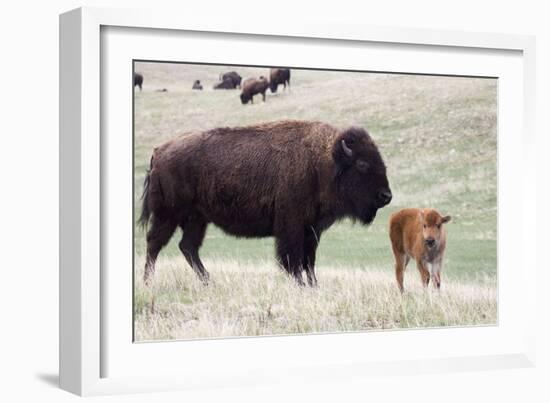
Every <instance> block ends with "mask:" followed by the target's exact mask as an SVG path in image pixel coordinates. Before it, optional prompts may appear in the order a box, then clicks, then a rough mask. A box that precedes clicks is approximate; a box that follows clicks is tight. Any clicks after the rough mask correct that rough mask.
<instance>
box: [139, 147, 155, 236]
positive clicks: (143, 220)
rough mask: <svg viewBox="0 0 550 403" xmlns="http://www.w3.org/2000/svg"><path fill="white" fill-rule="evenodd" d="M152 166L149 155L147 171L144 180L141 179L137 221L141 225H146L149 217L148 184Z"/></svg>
mask: <svg viewBox="0 0 550 403" xmlns="http://www.w3.org/2000/svg"><path fill="white" fill-rule="evenodd" d="M152 166H153V157H151V164H150V167H149V169H148V170H147V173H146V174H145V180H144V181H143V194H142V195H141V200H142V204H141V214H140V216H139V219H138V223H139V225H140V226H141V227H146V226H147V224H148V223H149V218H150V217H151V209H150V208H149V185H150V183H151V167H152Z"/></svg>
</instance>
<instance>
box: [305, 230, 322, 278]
mask: <svg viewBox="0 0 550 403" xmlns="http://www.w3.org/2000/svg"><path fill="white" fill-rule="evenodd" d="M320 240H321V233H320V232H317V231H315V229H314V228H313V227H311V228H308V229H306V236H305V240H304V269H305V271H306V275H307V283H308V285H309V286H310V287H317V277H315V256H316V252H317V246H318V245H319V241H320Z"/></svg>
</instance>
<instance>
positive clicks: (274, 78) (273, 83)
mask: <svg viewBox="0 0 550 403" xmlns="http://www.w3.org/2000/svg"><path fill="white" fill-rule="evenodd" d="M279 84H283V86H284V87H283V90H286V85H287V84H288V90H289V91H290V69H271V71H270V72H269V89H270V90H271V92H273V93H275V92H277V87H278V86H279Z"/></svg>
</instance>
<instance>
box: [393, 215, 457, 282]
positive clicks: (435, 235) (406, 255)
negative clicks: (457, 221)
mask: <svg viewBox="0 0 550 403" xmlns="http://www.w3.org/2000/svg"><path fill="white" fill-rule="evenodd" d="M449 221H451V217H450V216H445V217H443V216H441V214H439V213H438V212H437V211H436V210H434V209H415V208H409V209H403V210H400V211H398V212H397V213H394V214H392V216H391V217H390V239H391V243H392V249H393V255H394V256H395V276H396V278H397V285H398V286H399V290H400V291H401V292H403V291H404V288H403V273H404V271H405V268H406V267H407V264H408V263H409V260H410V259H411V258H412V259H414V260H416V266H417V267H418V270H419V271H420V277H421V279H422V284H423V285H424V286H426V287H427V286H428V284H429V282H430V277H432V278H433V281H434V286H435V287H437V288H438V289H439V287H440V286H441V269H442V267H443V255H444V253H445V246H446V243H447V234H446V231H445V228H444V227H443V224H445V223H446V222H449Z"/></svg>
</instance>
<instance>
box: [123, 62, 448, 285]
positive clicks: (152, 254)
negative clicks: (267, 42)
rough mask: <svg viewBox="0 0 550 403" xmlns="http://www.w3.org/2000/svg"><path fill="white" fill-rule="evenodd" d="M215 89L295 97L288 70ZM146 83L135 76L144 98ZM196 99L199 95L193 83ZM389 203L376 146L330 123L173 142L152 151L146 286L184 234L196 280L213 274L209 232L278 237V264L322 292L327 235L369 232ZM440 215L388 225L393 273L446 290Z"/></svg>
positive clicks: (230, 131)
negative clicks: (319, 268) (203, 251)
mask: <svg viewBox="0 0 550 403" xmlns="http://www.w3.org/2000/svg"><path fill="white" fill-rule="evenodd" d="M219 80H220V81H219V83H217V84H216V85H215V86H214V89H236V88H240V89H241V94H240V100H241V102H242V103H243V104H247V103H248V102H250V103H253V98H254V95H258V94H261V95H262V98H263V100H264V101H265V99H266V91H267V89H268V88H269V89H270V90H271V92H272V93H275V92H276V91H277V88H278V86H280V85H281V84H282V85H283V88H284V89H286V87H287V86H289V89H290V70H289V69H285V68H273V69H271V71H270V75H269V79H268V78H266V77H263V76H260V77H257V78H255V77H252V78H247V79H245V80H243V79H242V77H241V76H240V75H239V74H238V73H237V72H235V71H231V72H227V73H224V74H221V75H220V76H219ZM142 84H143V76H142V75H141V74H139V73H135V74H134V86H138V87H139V88H140V90H141V87H142ZM192 89H193V90H202V89H203V86H202V84H201V82H200V80H195V81H194V83H193V86H192ZM391 200H392V192H391V190H390V186H389V183H388V178H387V176H386V165H385V163H384V160H383V158H382V155H381V154H380V152H379V150H378V148H377V146H376V144H375V142H374V140H373V139H372V138H371V136H370V135H369V133H368V132H367V131H366V130H365V129H363V128H361V127H350V128H347V129H343V130H342V129H337V128H335V127H333V126H330V125H328V124H325V123H320V122H310V121H290V120H285V121H279V122H272V123H263V124H257V125H253V126H248V127H234V128H229V127H224V128H217V129H213V130H207V131H202V132H196V133H190V134H186V135H183V136H180V137H177V138H174V139H172V140H170V141H168V142H166V143H164V144H162V145H160V146H159V147H156V148H155V149H154V151H153V154H152V156H151V160H150V167H149V169H148V171H147V174H146V177H145V182H144V189H143V196H142V210H141V216H140V218H139V222H140V223H141V224H142V225H143V226H147V227H148V230H147V236H146V241H147V254H146V262H145V271H144V281H145V282H146V283H148V282H149V281H150V279H151V277H152V275H153V273H154V270H155V261H156V259H157V256H158V254H159V252H160V251H161V249H162V248H163V247H164V246H165V245H166V244H167V243H168V241H169V240H170V239H171V238H172V235H173V234H174V232H175V231H176V229H177V228H178V227H179V228H180V229H181V230H182V238H181V240H180V242H179V248H180V251H181V253H182V254H183V256H184V257H185V259H186V260H187V262H188V263H189V265H190V266H191V268H192V269H193V270H194V271H195V272H196V274H197V275H198V277H199V278H200V279H201V280H202V281H203V282H204V283H208V280H209V274H208V272H207V271H206V268H205V267H204V265H203V263H202V261H201V259H200V257H199V249H200V247H201V245H202V242H203V239H204V237H205V234H206V228H207V226H208V224H209V223H213V224H215V225H216V226H218V227H219V228H221V229H222V230H223V231H224V232H226V233H227V234H230V235H234V236H237V237H249V238H258V237H274V238H275V241H276V257H277V261H278V263H279V265H280V266H281V267H282V268H283V269H284V271H285V272H286V273H287V274H288V275H290V276H291V277H293V278H294V279H295V281H296V282H297V283H298V284H299V285H304V284H305V283H304V280H303V277H302V274H303V273H304V272H305V274H306V278H307V283H308V284H309V285H310V286H315V285H316V284H317V278H316V275H315V260H316V259H315V258H316V250H317V246H318V245H319V242H320V240H321V236H322V234H323V233H324V231H326V230H327V229H328V228H329V227H330V226H331V225H332V224H333V223H334V222H336V221H338V220H341V219H343V218H346V217H348V218H351V219H353V220H358V221H359V222H361V223H363V224H366V225H368V224H370V223H372V222H373V220H374V219H375V217H376V214H377V211H378V210H379V209H381V208H383V207H385V206H386V205H388V204H389V203H390V202H391ZM450 220H451V217H450V216H442V215H440V214H439V213H438V212H437V211H436V210H433V209H404V210H401V211H399V212H397V213H395V214H393V215H392V216H391V217H390V228H389V236H390V241H391V245H392V250H393V254H394V257H395V274H396V280H397V283H398V287H399V290H400V291H401V292H403V290H404V287H403V273H404V270H405V267H406V266H407V263H408V262H409V260H410V259H414V260H415V261H416V264H417V266H418V269H419V271H420V274H421V278H422V282H423V284H424V285H425V286H427V285H428V283H429V280H430V278H432V279H433V283H434V285H435V286H436V287H437V288H438V289H439V287H440V284H441V269H442V266H443V257H444V252H445V247H446V232H445V228H444V227H443V224H445V223H447V222H449V221H450Z"/></svg>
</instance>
